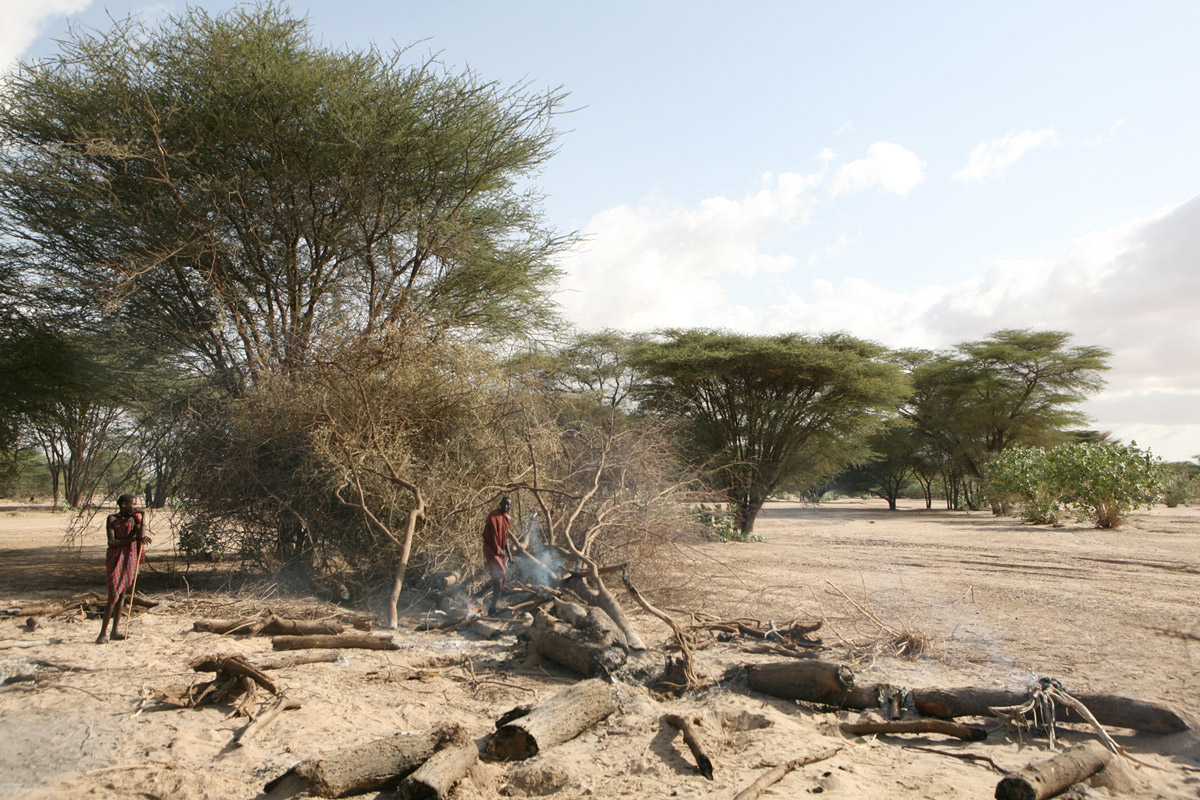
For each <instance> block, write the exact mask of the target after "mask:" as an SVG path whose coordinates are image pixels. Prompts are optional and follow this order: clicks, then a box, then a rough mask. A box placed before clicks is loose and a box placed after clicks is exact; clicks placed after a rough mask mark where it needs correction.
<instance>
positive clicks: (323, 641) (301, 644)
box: [271, 633, 400, 650]
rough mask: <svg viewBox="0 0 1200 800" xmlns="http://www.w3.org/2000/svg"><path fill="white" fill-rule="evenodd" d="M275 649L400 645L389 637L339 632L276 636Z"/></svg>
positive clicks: (363, 647)
mask: <svg viewBox="0 0 1200 800" xmlns="http://www.w3.org/2000/svg"><path fill="white" fill-rule="evenodd" d="M271 647H273V648H275V649H276V650H305V649H308V648H312V649H326V648H339V647H357V648H360V649H364V650H399V649H400V646H399V645H397V644H396V643H395V642H393V641H392V640H391V639H384V638H381V637H378V636H368V635H367V634H363V633H340V634H336V635H333V636H276V637H274V638H273V639H271Z"/></svg>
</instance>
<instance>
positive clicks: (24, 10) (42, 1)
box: [0, 0, 91, 72]
mask: <svg viewBox="0 0 1200 800" xmlns="http://www.w3.org/2000/svg"><path fill="white" fill-rule="evenodd" d="M89 5H91V0H36V2H31V1H30V0H0V19H2V20H4V24H3V25H0V71H4V72H7V71H9V70H10V69H12V68H13V67H14V66H15V65H16V63H17V60H18V59H20V58H21V56H22V55H23V54H24V53H25V51H26V50H28V49H29V46H30V45H31V44H33V42H34V41H35V40H36V39H37V38H38V37H39V36H41V35H42V33H43V31H45V29H46V26H47V25H48V24H49V23H50V20H51V19H52V18H53V17H57V16H61V15H64V14H74V13H76V12H79V11H82V10H83V9H85V8H87V7H88V6H89Z"/></svg>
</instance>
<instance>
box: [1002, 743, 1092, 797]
mask: <svg viewBox="0 0 1200 800" xmlns="http://www.w3.org/2000/svg"><path fill="white" fill-rule="evenodd" d="M1111 759H1112V753H1111V752H1109V751H1108V750H1107V749H1106V748H1105V747H1104V745H1102V744H1100V743H1099V742H1096V741H1091V742H1084V743H1083V744H1081V745H1079V746H1077V747H1072V748H1071V749H1070V750H1067V751H1065V752H1062V753H1059V754H1058V755H1056V756H1054V757H1053V758H1049V759H1047V760H1045V761H1041V762H1039V763H1037V764H1030V765H1029V766H1027V767H1025V768H1024V769H1022V770H1020V771H1019V772H1014V773H1012V774H1011V775H1006V776H1005V777H1004V778H1002V779H1001V780H1000V783H998V784H996V800H1045V798H1047V797H1053V796H1054V795H1056V794H1058V793H1059V792H1062V791H1063V790H1065V789H1066V788H1068V787H1069V786H1072V785H1074V784H1076V783H1079V782H1080V781H1084V780H1087V779H1088V778H1090V777H1091V776H1092V775H1095V774H1096V773H1097V772H1099V771H1100V770H1101V769H1103V768H1104V767H1105V766H1106V765H1107V764H1108V762H1109V761H1110V760H1111Z"/></svg>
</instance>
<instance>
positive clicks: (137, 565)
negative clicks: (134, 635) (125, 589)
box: [125, 514, 146, 636]
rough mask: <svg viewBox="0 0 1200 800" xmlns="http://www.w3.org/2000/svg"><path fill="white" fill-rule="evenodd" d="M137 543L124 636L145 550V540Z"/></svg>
mask: <svg viewBox="0 0 1200 800" xmlns="http://www.w3.org/2000/svg"><path fill="white" fill-rule="evenodd" d="M145 535H146V516H145V514H143V515H142V536H143V537H144V536H145ZM138 544H139V545H141V547H140V548H138V554H137V560H135V561H134V562H133V584H132V585H131V586H130V587H129V610H128V611H127V612H125V631H126V634H125V635H126V636H128V635H129V633H128V632H129V631H130V630H131V629H132V628H133V596H134V595H135V594H137V579H138V572H139V571H140V570H141V566H142V556H143V554H144V553H145V552H146V542H145V541H144V540H142V541H139V542H138Z"/></svg>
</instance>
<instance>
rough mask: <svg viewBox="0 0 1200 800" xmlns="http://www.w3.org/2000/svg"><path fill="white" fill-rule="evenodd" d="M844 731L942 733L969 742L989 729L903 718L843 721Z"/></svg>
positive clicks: (985, 733)
mask: <svg viewBox="0 0 1200 800" xmlns="http://www.w3.org/2000/svg"><path fill="white" fill-rule="evenodd" d="M841 729H842V733H848V734H850V735H852V736H867V735H870V734H872V733H940V734H943V735H945V736H953V737H955V738H956V739H962V740H963V741H967V742H978V741H982V740H983V739H986V738H987V729H986V728H984V727H982V726H980V725H963V724H961V723H958V722H949V721H948V720H944V719H903V720H889V721H887V722H843V723H842V725H841Z"/></svg>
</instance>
